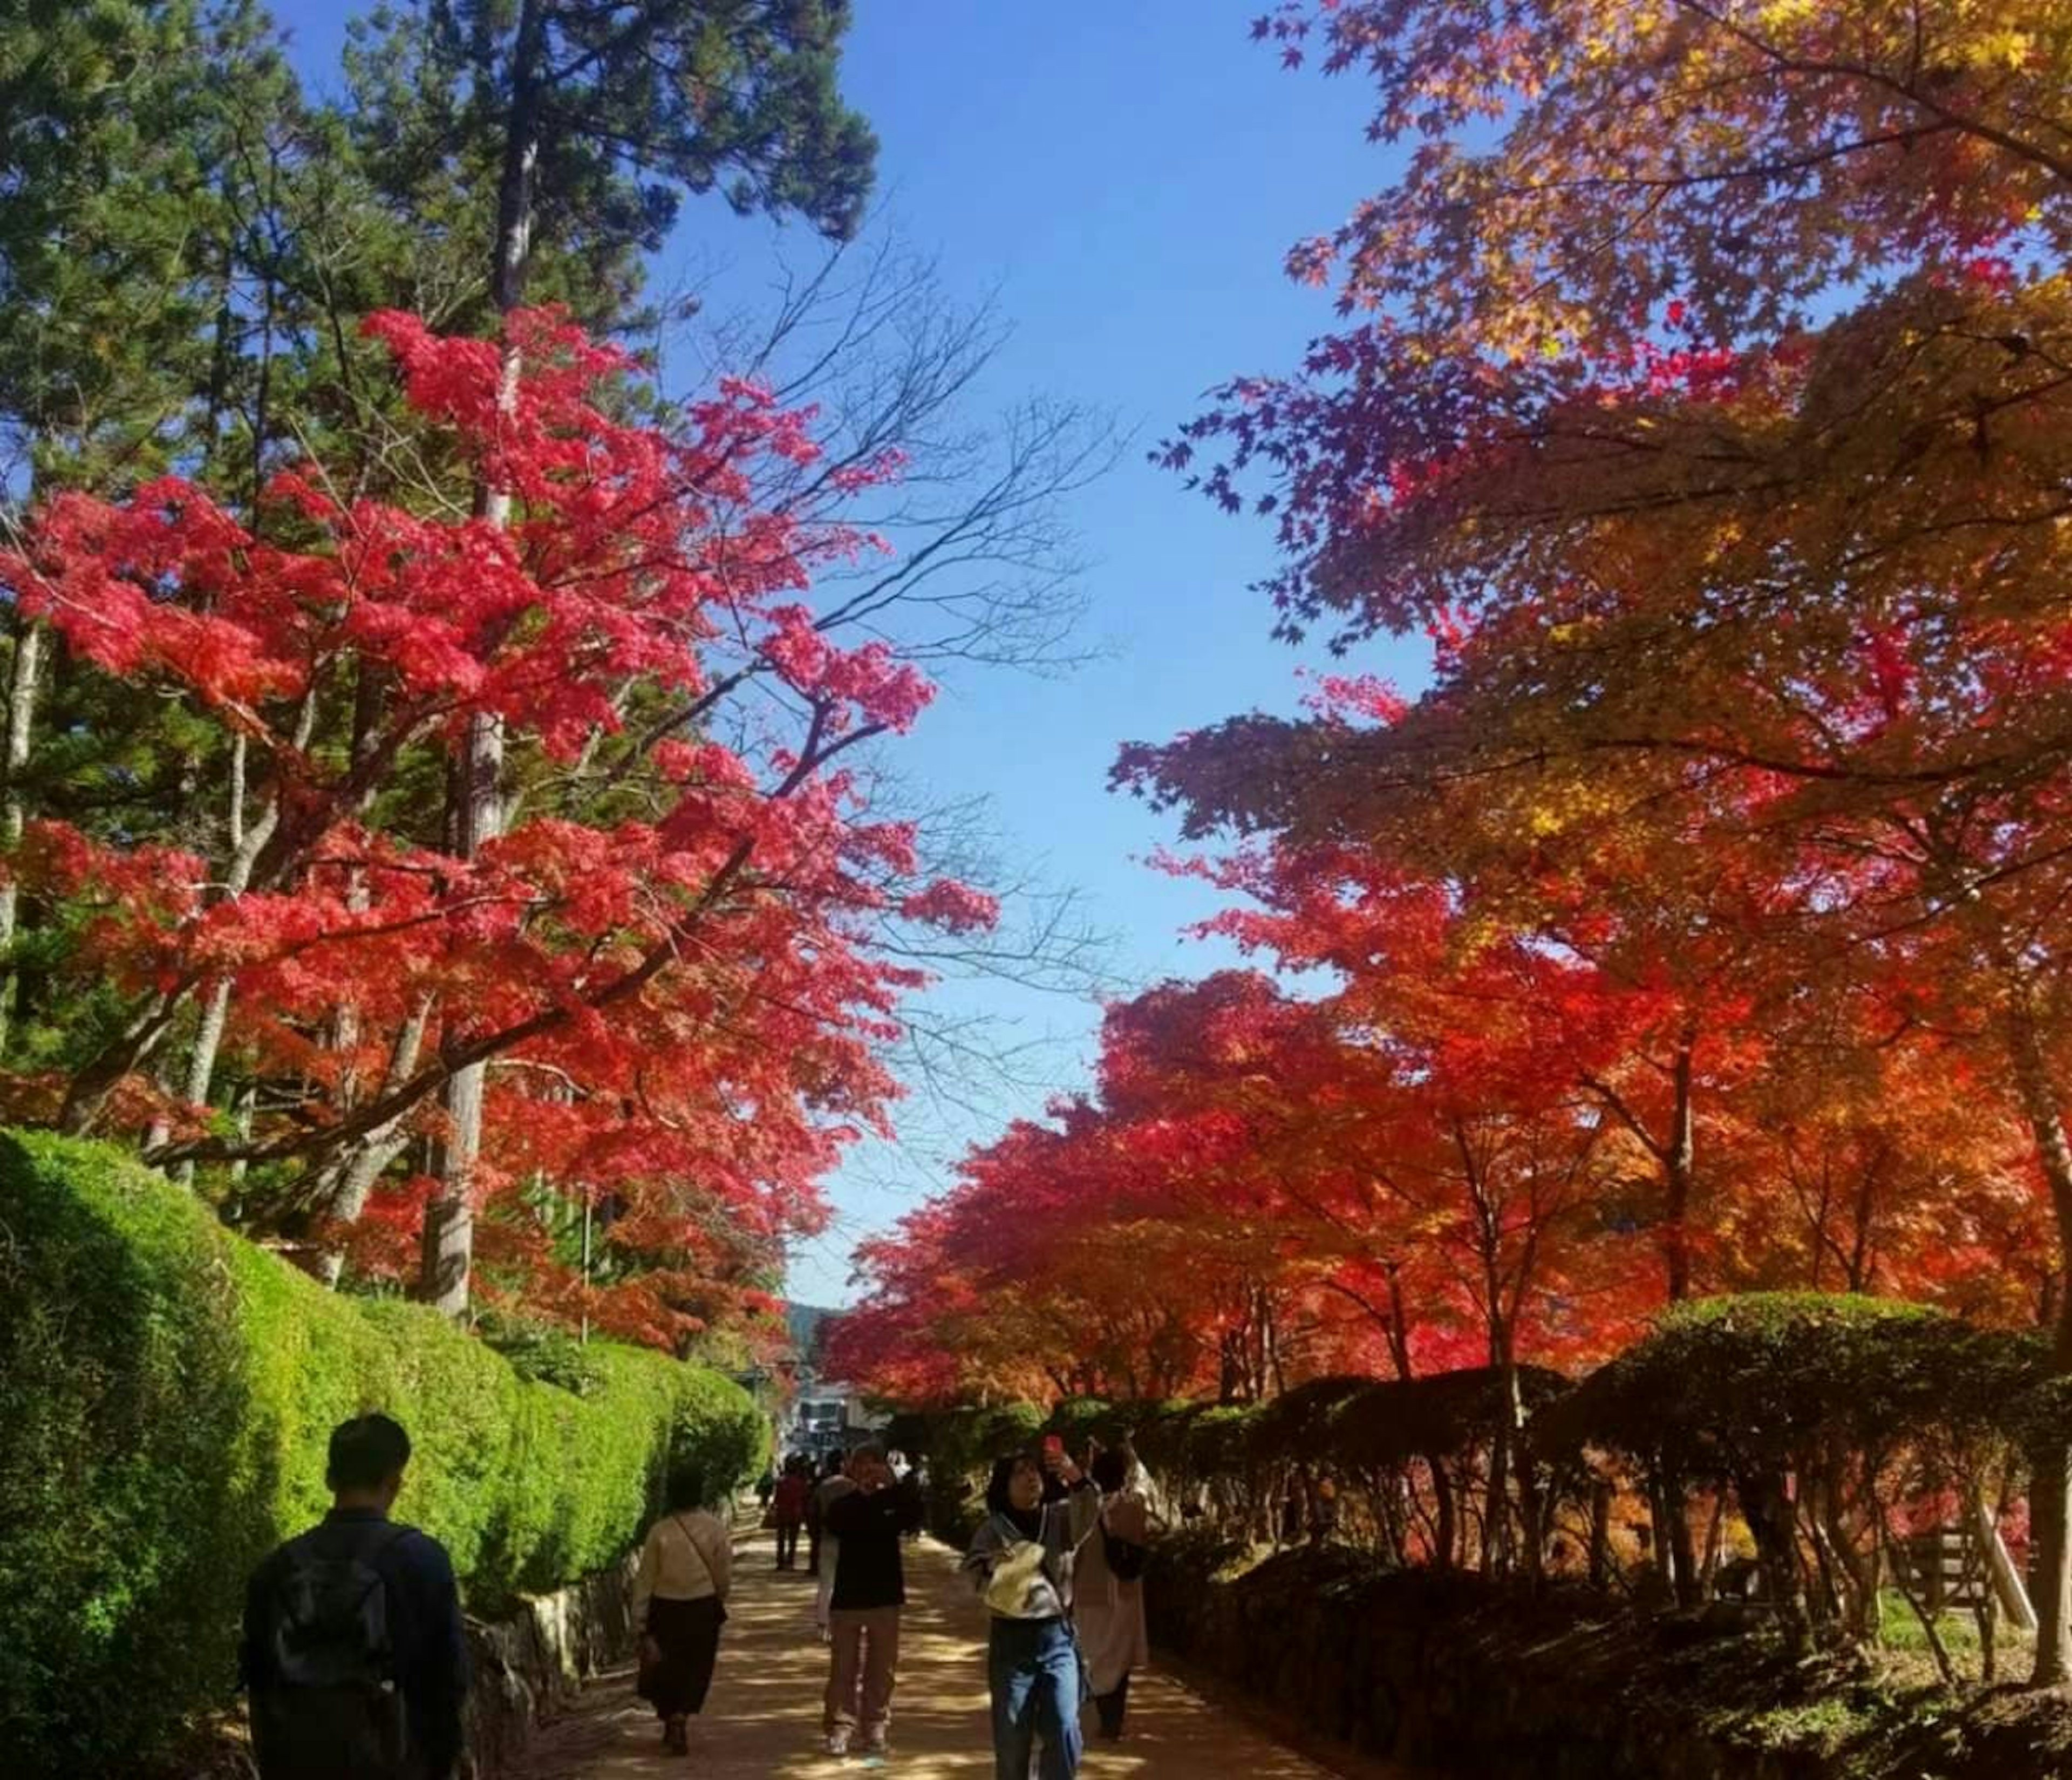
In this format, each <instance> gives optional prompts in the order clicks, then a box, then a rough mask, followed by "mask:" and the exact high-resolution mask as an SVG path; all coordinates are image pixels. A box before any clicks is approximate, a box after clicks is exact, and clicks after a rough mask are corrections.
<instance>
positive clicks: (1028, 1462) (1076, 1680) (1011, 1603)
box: [964, 1435, 1101, 1780]
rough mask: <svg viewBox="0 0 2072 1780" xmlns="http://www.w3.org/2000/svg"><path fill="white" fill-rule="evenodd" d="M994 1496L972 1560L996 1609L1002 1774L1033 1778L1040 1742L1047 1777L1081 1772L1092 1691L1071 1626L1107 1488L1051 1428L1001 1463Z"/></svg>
mask: <svg viewBox="0 0 2072 1780" xmlns="http://www.w3.org/2000/svg"><path fill="white" fill-rule="evenodd" d="M985 1503H986V1507H987V1509H988V1510H989V1514H988V1516H987V1519H986V1521H985V1525H983V1526H982V1527H980V1528H979V1530H978V1531H977V1532H976V1534H975V1535H973V1536H972V1544H971V1550H970V1551H969V1552H968V1553H967V1554H966V1556H965V1558H964V1568H965V1569H966V1570H968V1572H971V1573H972V1575H973V1576H974V1577H975V1578H976V1581H977V1584H978V1586H979V1589H980V1592H981V1593H983V1594H984V1595H985V1604H986V1607H987V1609H988V1610H989V1614H990V1616H991V1627H990V1630H989V1636H988V1638H987V1646H986V1679H987V1683H988V1685H989V1689H990V1691H991V1694H992V1700H993V1772H994V1774H995V1776H996V1780H1028V1775H1029V1762H1030V1756H1031V1755H1032V1754H1033V1753H1035V1751H1036V1749H1037V1747H1038V1744H1039V1742H1040V1744H1041V1746H1042V1762H1041V1765H1040V1766H1039V1767H1038V1774H1040V1776H1041V1780H1073V1777H1074V1776H1075V1775H1076V1774H1078V1772H1079V1757H1080V1755H1081V1753H1083V1741H1082V1738H1081V1736H1080V1733H1079V1708H1080V1707H1081V1706H1082V1705H1083V1704H1085V1700H1086V1693H1085V1679H1084V1676H1083V1671H1082V1668H1081V1665H1080V1661H1079V1644H1078V1641H1077V1640H1076V1639H1075V1638H1074V1636H1073V1634H1072V1622H1071V1609H1072V1568H1073V1564H1074V1563H1075V1560H1076V1559H1077V1557H1078V1555H1079V1548H1080V1547H1081V1546H1083V1544H1085V1543H1086V1541H1087V1538H1088V1537H1089V1536H1090V1535H1091V1534H1092V1532H1093V1531H1094V1529H1095V1527H1097V1526H1099V1525H1100V1507H1101V1503H1100V1491H1099V1490H1096V1488H1095V1487H1094V1485H1093V1483H1092V1481H1091V1479H1090V1478H1087V1476H1086V1474H1084V1473H1083V1471H1081V1470H1080V1469H1079V1466H1076V1465H1075V1464H1074V1463H1073V1462H1072V1461H1071V1459H1070V1458H1069V1457H1067V1455H1066V1452H1065V1443H1064V1442H1063V1441H1062V1440H1059V1438H1058V1437H1056V1436H1055V1435H1052V1436H1051V1437H1050V1438H1048V1439H1046V1441H1044V1442H1043V1445H1042V1450H1041V1451H1040V1453H1009V1454H1007V1455H1006V1456H1005V1457H1002V1458H1001V1459H999V1460H997V1461H996V1462H995V1463H994V1465H993V1477H992V1479H991V1481H990V1482H989V1483H988V1484H987V1486H986V1492H985Z"/></svg>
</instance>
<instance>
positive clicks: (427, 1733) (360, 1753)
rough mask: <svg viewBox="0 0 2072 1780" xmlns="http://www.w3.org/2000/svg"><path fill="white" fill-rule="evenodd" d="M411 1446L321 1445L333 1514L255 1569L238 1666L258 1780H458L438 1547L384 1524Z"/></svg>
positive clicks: (456, 1676) (454, 1620) (455, 1687)
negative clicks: (247, 1697)
mask: <svg viewBox="0 0 2072 1780" xmlns="http://www.w3.org/2000/svg"><path fill="white" fill-rule="evenodd" d="M409 1459H410V1437H409V1435H408V1434H406V1433H404V1431H403V1429H402V1428H401V1425H400V1424H397V1422H394V1421H393V1420H390V1419H389V1417H388V1416H383V1415H366V1416H356V1418H355V1419H354V1420H351V1421H348V1422H346V1423H343V1424H341V1425H340V1426H339V1428H337V1429H335V1430H334V1431H333V1432H332V1434H331V1451H330V1463H329V1467H328V1470H327V1473H326V1478H325V1481H326V1482H327V1484H328V1485H329V1486H330V1488H331V1496H332V1506H331V1512H330V1513H329V1514H327V1515H325V1516H324V1518H323V1521H322V1522H321V1523H319V1524H318V1525H317V1526H315V1527H312V1528H311V1529H310V1531H308V1532H306V1533H304V1534H302V1535H300V1536H299V1537H298V1538H295V1539H291V1540H289V1541H288V1542H287V1544H285V1545H283V1546H282V1547H281V1548H280V1549H279V1550H277V1551H276V1552H274V1553H273V1555H272V1556H270V1557H269V1558H268V1559H267V1560H265V1562H264V1563H263V1564H261V1565H260V1566H259V1568H257V1570H255V1571H254V1572H253V1574H252V1580H251V1582H250V1583H249V1585H248V1587H247V1589H246V1591H245V1643H244V1651H243V1658H242V1663H243V1669H244V1675H245V1686H246V1687H247V1688H249V1690H250V1692H251V1696H252V1741H253V1753H255V1754H256V1755H257V1758H258V1764H259V1772H260V1774H261V1777H262V1780H462V1777H463V1776H464V1775H465V1774H467V1772H469V1771H471V1764H469V1762H468V1760H467V1753H466V1750H465V1748H464V1744H463V1732H462V1729H461V1706H462V1703H463V1700H465V1699H466V1697H467V1643H466V1642H465V1639H464V1637H463V1631H462V1627H461V1617H460V1598H459V1594H458V1591H457V1589H455V1587H454V1573H453V1565H452V1564H451V1562H450V1560H448V1558H447V1556H446V1551H445V1548H443V1547H442V1546H441V1545H440V1544H439V1543H438V1540H434V1539H430V1538H428V1537H426V1535H424V1534H423V1533H421V1532H419V1531H417V1529H416V1528H415V1527H407V1526H402V1525H400V1524H398V1523H394V1522H392V1521H391V1520H390V1519H389V1510H390V1509H391V1508H392V1507H394V1505H395V1502H396V1498H397V1494H399V1493H400V1492H401V1490H402V1487H403V1470H404V1467H405V1466H406V1465H408V1464H409Z"/></svg>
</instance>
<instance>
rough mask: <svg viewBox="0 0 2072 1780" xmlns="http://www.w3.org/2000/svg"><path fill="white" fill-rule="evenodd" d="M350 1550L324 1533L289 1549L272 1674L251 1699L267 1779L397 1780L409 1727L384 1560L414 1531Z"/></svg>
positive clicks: (277, 1601)
mask: <svg viewBox="0 0 2072 1780" xmlns="http://www.w3.org/2000/svg"><path fill="white" fill-rule="evenodd" d="M409 1530H410V1529H409V1527H391V1526H389V1525H388V1524H386V1523H374V1524H372V1526H370V1527H369V1528H368V1531H369V1532H371V1533H372V1534H374V1535H377V1536H375V1537H372V1538H367V1537H361V1538H360V1539H357V1540H354V1541H353V1542H352V1544H349V1545H348V1544H343V1543H342V1542H341V1541H340V1540H339V1537H338V1534H337V1531H336V1529H335V1528H331V1527H321V1528H319V1529H318V1530H317V1531H315V1532H312V1533H306V1534H304V1535H302V1538H300V1539H298V1540H294V1541H293V1542H291V1543H290V1545H289V1546H288V1548H287V1561H286V1564H284V1565H283V1566H282V1570H281V1573H280V1575H279V1576H278V1577H277V1578H276V1579H275V1581H274V1584H273V1599H272V1603H271V1622H270V1626H271V1634H272V1635H271V1638H270V1639H269V1647H268V1651H267V1657H268V1665H269V1670H270V1675H269V1679H268V1681H267V1683H266V1684H265V1686H263V1687H261V1688H255V1689H254V1690H253V1696H252V1738H253V1744H254V1745H255V1747H256V1750H257V1754H258V1757H259V1771H260V1773H261V1774H262V1775H264V1776H265V1780H397V1777H400V1776H401V1775H403V1774H405V1773H406V1772H407V1771H408V1770H407V1769H406V1768H405V1762H406V1760H407V1758H408V1754H409V1748H408V1745H409V1730H408V1726H407V1725H406V1722H405V1714H404V1706H403V1696H402V1694H401V1692H400V1691H399V1690H398V1688H397V1680H396V1653H395V1649H394V1645H393V1640H392V1639H391V1637H390V1634H389V1589H388V1585H387V1583H386V1582H385V1581H384V1580H383V1578H382V1576H381V1572H380V1571H379V1570H378V1569H376V1568H375V1560H376V1557H377V1556H379V1555H380V1553H381V1552H384V1551H385V1550H387V1549H388V1548H389V1547H390V1546H392V1545H393V1544H395V1543H396V1542H397V1540H400V1539H401V1538H402V1537H403V1536H404V1535H405V1534H406V1533H407V1532H409Z"/></svg>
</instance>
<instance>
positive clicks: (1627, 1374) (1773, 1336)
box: [1532, 1292, 2047, 1483]
mask: <svg viewBox="0 0 2072 1780" xmlns="http://www.w3.org/2000/svg"><path fill="white" fill-rule="evenodd" d="M2044 1361H2045V1355H2044V1352H2043V1349H2042V1347H2041V1343H2040V1342H2039V1341H2038V1340H2037V1338H2036V1337H2035V1336H2033V1335H2030V1334H2014V1333H2011V1332H2008V1331H2006V1330H1985V1329H1977V1328H1974V1327H1972V1326H1970V1325H1969V1324H1967V1323H1963V1322H1959V1321H1957V1320H1956V1319H1955V1318H1953V1317H1950V1316H1947V1315H1945V1314H1944V1313H1942V1312H1941V1311H1939V1310H1936V1309H1932V1308H1930V1307H1929V1306H1927V1305H1918V1304H1905V1303H1901V1302H1899V1301H1895V1300H1893V1299H1888V1298H1868V1297H1847V1296H1842V1295H1833V1296H1830V1295H1827V1294H1825V1293H1811V1292H1760V1293H1743V1294H1741V1295H1740V1296H1738V1297H1716V1298H1701V1299H1699V1300H1696V1301H1694V1302H1692V1303H1689V1304H1683V1305H1677V1306H1676V1307H1675V1308H1674V1309H1671V1310H1668V1311H1666V1312H1665V1313H1663V1315H1662V1317H1661V1318H1659V1321H1658V1322H1657V1323H1656V1325H1655V1329H1654V1330H1653V1332H1652V1333H1651V1334H1649V1335H1648V1336H1647V1337H1646V1338H1645V1339H1643V1340H1642V1341H1641V1342H1638V1344H1636V1345H1635V1346H1633V1347H1630V1348H1629V1349H1628V1350H1626V1352H1625V1353H1623V1354H1622V1355H1619V1356H1618V1359H1614V1360H1613V1361H1612V1362H1611V1363H1609V1365H1606V1366H1604V1367H1600V1368H1599V1369H1598V1370H1597V1371H1595V1372H1593V1374H1591V1375H1590V1376H1589V1378H1588V1379H1585V1381H1584V1382H1583V1383H1582V1384H1581V1385H1580V1386H1579V1387H1577V1389H1576V1391H1575V1392H1573V1393H1572V1395H1570V1396H1568V1397H1567V1398H1566V1399H1565V1400H1561V1401H1558V1402H1556V1403H1554V1404H1551V1405H1550V1406H1549V1407H1548V1408H1545V1409H1544V1410H1543V1411H1542V1412H1540V1415H1538V1416H1535V1420H1534V1423H1533V1430H1532V1432H1533V1438H1534V1441H1535V1444H1536V1445H1540V1446H1542V1447H1543V1448H1544V1449H1547V1450H1548V1451H1550V1452H1551V1451H1556V1450H1559V1449H1560V1448H1562V1447H1564V1446H1572V1445H1577V1444H1581V1443H1588V1444H1590V1445H1598V1446H1602V1447H1606V1448H1609V1449H1612V1450H1614V1451H1617V1452H1621V1453H1626V1454H1627V1455H1628V1456H1630V1457H1632V1458H1634V1459H1636V1460H1639V1461H1642V1462H1655V1461H1662V1460H1666V1461H1668V1462H1669V1463H1670V1464H1671V1465H1672V1466H1675V1468H1676V1469H1677V1470H1679V1471H1681V1472H1682V1473H1683V1474H1684V1475H1685V1476H1686V1477H1687V1478H1696V1479H1704V1480H1706V1481H1711V1482H1720V1483H1730V1482H1733V1481H1735V1479H1736V1478H1737V1477H1746V1476H1749V1475H1752V1474H1757V1473H1759V1472H1762V1471H1764V1470H1771V1469H1782V1468H1785V1467H1787V1466H1789V1465H1790V1463H1791V1462H1792V1461H1793V1460H1794V1458H1795V1457H1797V1456H1798V1455H1799V1454H1800V1453H1803V1452H1804V1451H1806V1450H1807V1448H1808V1446H1809V1445H1812V1444H1814V1443H1816V1442H1818V1441H1822V1440H1826V1439H1839V1440H1840V1441H1844V1443H1846V1444H1847V1445H1849V1446H1851V1447H1852V1448H1853V1449H1856V1450H1860V1451H1868V1452H1877V1451H1878V1450H1880V1449H1886V1448H1889V1447H1890V1446H1892V1445H1895V1444H1897V1443H1900V1442H1903V1441H1909V1440H1914V1439H1918V1438H1921V1437H1925V1436H1929V1435H1936V1436H1947V1437H1953V1438H1955V1439H1959V1440H1966V1441H1968V1440H1970V1439H1971V1438H1974V1437H1992V1436H1995V1435H1999V1434H2011V1433H2014V1432H2016V1429H2018V1428H2019V1427H2020V1426H2021V1422H2022V1419H2023V1417H2024V1415H2025V1412H2028V1411H2029V1406H2030V1405H2031V1404H2033V1401H2034V1400H2035V1396H2036V1393H2037V1391H2038V1390H2039V1389H2040V1388H2041V1385H2042V1383H2043V1379H2044V1374H2045V1371H2047V1368H2046V1367H2045V1363H2044Z"/></svg>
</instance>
